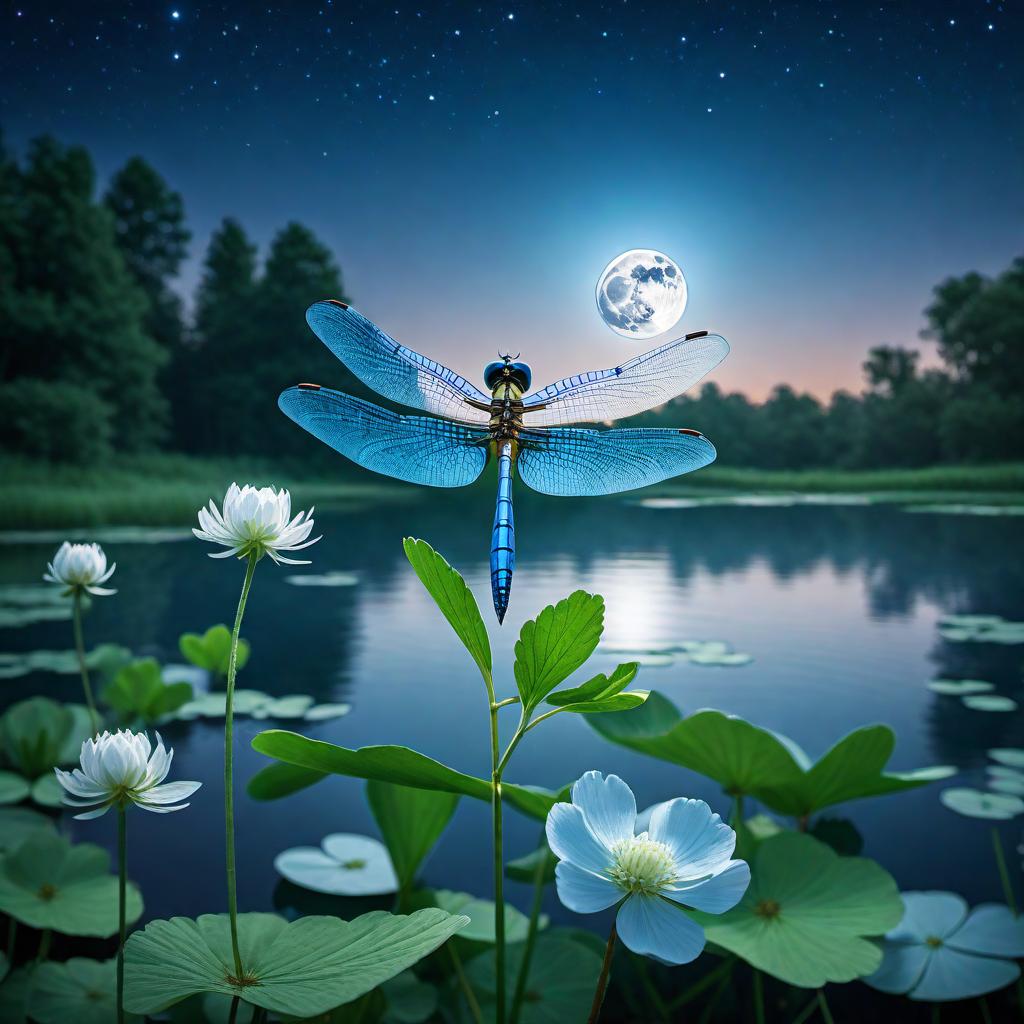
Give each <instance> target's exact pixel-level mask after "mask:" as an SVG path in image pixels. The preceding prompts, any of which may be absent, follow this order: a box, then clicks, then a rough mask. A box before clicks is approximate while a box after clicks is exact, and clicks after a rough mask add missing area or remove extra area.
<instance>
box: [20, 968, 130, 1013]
mask: <svg viewBox="0 0 1024 1024" xmlns="http://www.w3.org/2000/svg"><path fill="white" fill-rule="evenodd" d="M116 971H117V962H116V961H115V960H107V961H105V962H102V963H101V962H99V961H96V960H86V959H83V958H82V957H73V958H72V959H71V960H68V961H66V962H65V963H54V962H53V961H52V960H51V961H47V962H46V963H42V964H40V965H39V966H38V967H37V968H36V972H35V976H34V977H33V979H32V988H31V990H30V992H29V997H28V1012H29V1016H30V1017H31V1018H32V1019H33V1020H34V1021H38V1022H39V1024H68V1022H69V1021H74V1022H75V1024H110V1022H111V1021H113V1020H116V1019H117V974H116ZM127 1019H128V1020H132V1021H134V1020H138V1017H135V1016H133V1015H129V1016H128V1017H127Z"/></svg>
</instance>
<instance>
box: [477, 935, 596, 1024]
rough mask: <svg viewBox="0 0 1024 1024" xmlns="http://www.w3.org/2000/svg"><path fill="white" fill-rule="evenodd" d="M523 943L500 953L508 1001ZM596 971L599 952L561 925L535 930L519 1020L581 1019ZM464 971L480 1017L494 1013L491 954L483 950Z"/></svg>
mask: <svg viewBox="0 0 1024 1024" xmlns="http://www.w3.org/2000/svg"><path fill="white" fill-rule="evenodd" d="M522 957H523V944H522V943H519V944H518V945H515V946H510V947H508V949H507V951H506V957H505V991H506V998H507V999H508V1002H509V1006H511V1002H512V994H513V992H514V991H515V985H516V979H517V977H518V976H519V966H520V963H521V962H522ZM600 973H601V955H600V954H599V953H596V952H594V950H593V949H592V948H591V947H589V946H586V945H584V944H583V943H582V942H577V941H575V940H574V939H573V938H572V937H570V935H568V934H567V933H566V931H564V930H561V929H559V930H557V931H551V932H548V933H547V934H546V935H541V936H538V938H537V945H536V947H535V949H534V952H533V957H532V959H531V960H530V971H529V974H528V976H527V983H526V990H527V993H528V996H527V998H526V999H524V1000H523V1005H522V1012H521V1013H520V1015H519V1021H520V1024H566V1022H567V1021H582V1020H586V1019H587V1013H588V1011H589V1010H590V1004H591V1001H592V1000H593V998H594V988H595V987H596V985H597V978H598V975H599V974H600ZM466 976H467V978H468V979H469V982H470V984H471V985H472V987H473V991H474V992H476V993H478V995H479V998H480V1003H481V1009H482V1010H483V1011H484V1020H485V1021H492V1020H493V1019H494V1016H495V1004H496V994H495V988H496V986H495V977H496V976H495V969H494V954H493V953H491V952H486V953H483V954H481V955H480V956H478V957H475V958H474V959H473V960H471V961H470V962H469V963H468V964H467V965H466Z"/></svg>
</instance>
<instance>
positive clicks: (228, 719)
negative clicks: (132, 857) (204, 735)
mask: <svg viewBox="0 0 1024 1024" xmlns="http://www.w3.org/2000/svg"><path fill="white" fill-rule="evenodd" d="M258 558H259V554H258V553H257V552H256V551H252V552H250V554H249V562H248V564H247V565H246V567H245V582H244V583H243V584H242V593H241V595H240V596H239V598H238V610H237V611H236V612H235V626H234V629H232V630H231V653H230V655H229V657H228V682H227V696H226V698H225V701H224V843H225V851H226V854H227V865H228V870H227V875H228V916H229V918H230V921H231V953H232V956H233V957H234V960H235V978H236V979H237V980H238V981H239V982H240V981H241V980H242V978H243V977H244V974H243V970H242V954H241V952H240V951H239V948H238V895H237V880H236V871H235V790H234V700H235V675H236V673H237V670H238V634H239V632H240V631H241V629H242V616H243V615H244V614H245V602H246V600H247V599H248V597H249V588H250V587H251V586H252V575H253V572H254V571H255V570H256V562H257V560H258ZM235 1013H237V1006H235V1010H234V1013H232V1016H234V1015H235Z"/></svg>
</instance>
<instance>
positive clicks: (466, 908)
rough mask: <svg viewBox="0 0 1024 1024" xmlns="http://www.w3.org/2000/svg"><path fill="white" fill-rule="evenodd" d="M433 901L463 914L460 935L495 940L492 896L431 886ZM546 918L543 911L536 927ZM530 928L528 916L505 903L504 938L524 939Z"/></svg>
mask: <svg viewBox="0 0 1024 1024" xmlns="http://www.w3.org/2000/svg"><path fill="white" fill-rule="evenodd" d="M433 903H434V905H435V906H437V907H440V908H441V909H442V910H446V911H448V913H449V914H465V915H466V917H468V918H469V924H467V925H466V926H465V928H463V929H461V930H460V931H459V938H460V939H468V940H470V941H472V942H488V943H491V944H492V945H493V944H494V937H495V920H494V918H495V912H496V910H497V908H496V906H495V904H494V903H493V902H492V901H491V900H483V899H478V898H477V897H476V896H471V895H470V894H469V893H468V892H452V891H451V890H450V889H436V890H434V895H433ZM547 923H548V918H547V915H546V914H542V915H541V918H540V922H539V925H538V927H540V928H546V927H547ZM529 929H530V919H529V918H528V917H527V916H526V915H525V914H523V913H521V912H520V911H518V910H517V909H516V908H515V907H513V906H512V904H511V903H506V904H505V941H506V942H507V943H508V944H509V945H511V944H512V943H514V942H524V941H525V940H526V934H527V932H528V931H529Z"/></svg>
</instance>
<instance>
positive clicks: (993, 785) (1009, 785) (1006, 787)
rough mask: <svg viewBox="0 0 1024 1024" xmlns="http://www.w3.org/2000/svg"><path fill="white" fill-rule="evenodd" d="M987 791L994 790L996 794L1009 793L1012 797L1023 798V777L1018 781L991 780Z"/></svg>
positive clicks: (1010, 779)
mask: <svg viewBox="0 0 1024 1024" xmlns="http://www.w3.org/2000/svg"><path fill="white" fill-rule="evenodd" d="M988 788H989V789H994V790H995V791H996V792H997V793H1010V794H1012V795H1013V796H1024V776H1021V777H1020V778H1018V779H1012V778H1002V779H1001V778H998V777H996V778H993V779H989V783H988Z"/></svg>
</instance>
